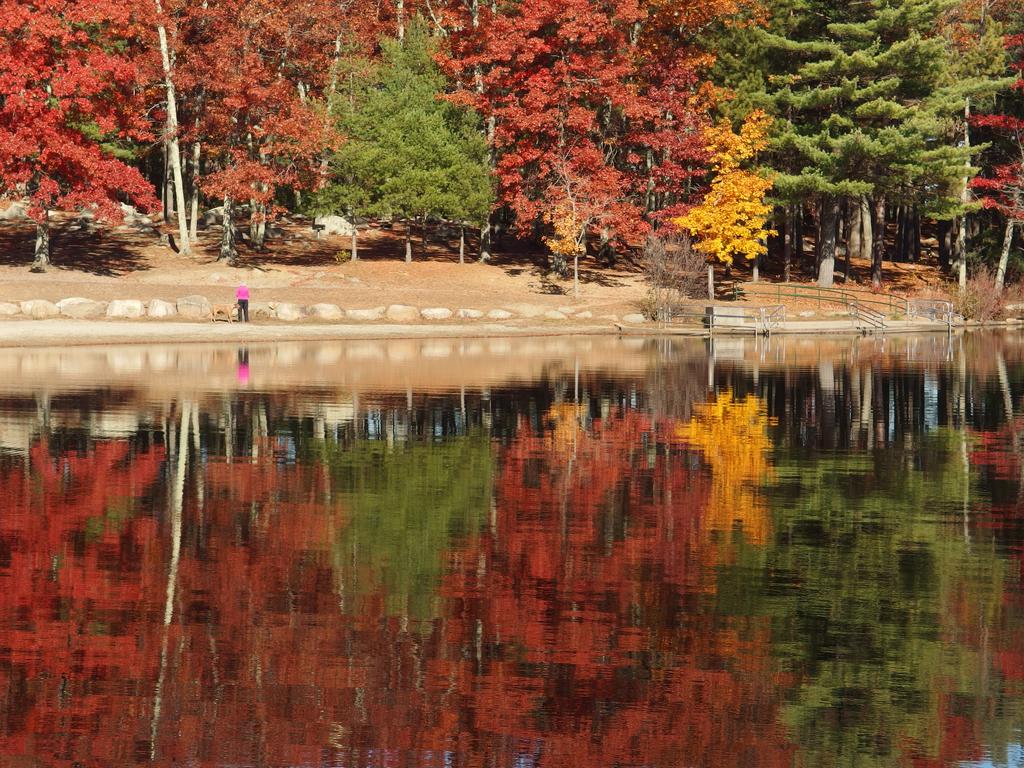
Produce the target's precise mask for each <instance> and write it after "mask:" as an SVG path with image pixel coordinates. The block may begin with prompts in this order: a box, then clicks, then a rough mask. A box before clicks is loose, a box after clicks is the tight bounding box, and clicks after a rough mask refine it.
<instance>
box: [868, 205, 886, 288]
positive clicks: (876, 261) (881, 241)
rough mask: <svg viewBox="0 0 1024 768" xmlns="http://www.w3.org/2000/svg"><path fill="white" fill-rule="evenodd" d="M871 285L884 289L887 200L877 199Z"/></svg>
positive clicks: (873, 233)
mask: <svg viewBox="0 0 1024 768" xmlns="http://www.w3.org/2000/svg"><path fill="white" fill-rule="evenodd" d="M871 232H872V235H873V238H872V243H871V285H873V286H874V287H875V288H881V287H882V261H883V259H884V258H885V198H884V197H877V198H875V210H874V216H873V217H872V220H871Z"/></svg>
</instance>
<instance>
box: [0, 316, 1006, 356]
mask: <svg viewBox="0 0 1024 768" xmlns="http://www.w3.org/2000/svg"><path fill="white" fill-rule="evenodd" d="M1018 327H1020V322H1014V321H1003V322H999V323H988V324H986V325H984V326H982V325H980V324H966V325H960V326H954V327H953V330H955V331H962V330H967V329H973V328H991V329H999V328H1018ZM948 332H950V329H949V328H948V327H947V326H946V324H945V323H934V322H929V321H921V322H918V321H894V324H893V325H891V326H889V327H887V328H885V329H884V330H880V329H867V328H858V327H856V326H855V325H853V323H852V322H850V321H824V320H822V321H813V320H808V321H800V322H791V323H789V324H788V325H787V326H785V327H782V328H778V329H775V330H774V331H773V332H772V335H785V336H790V335H804V336H806V335H813V334H820V335H828V336H834V335H842V336H861V335H869V334H870V335H888V334H907V333H948ZM753 335H755V334H754V332H753V330H752V329H751V328H739V327H733V328H719V329H716V330H715V332H714V333H713V334H712V333H711V331H710V330H709V329H707V328H704V327H697V326H694V327H675V328H666V327H664V326H661V325H657V324H653V323H652V324H650V325H643V326H636V325H623V324H621V323H602V324H595V323H581V324H576V323H559V324H557V325H555V324H545V323H530V322H526V323H499V322H494V323H470V322H464V323H459V322H445V323H423V324H407V325H403V324H398V323H363V324H342V323H333V324H332V323H322V324H313V323H302V324H283V323H250V324H244V323H213V322H180V321H172V322H157V321H133V320H73V319H48V320H28V319H24V320H20V319H19V320H0V348H8V349H10V348H26V347H70V346H73V347H85V346H108V345H139V344H143V345H145V344H224V343H241V344H259V343H274V342H285V341H287V342H295V341H345V340H348V339H352V340H363V341H366V340H388V339H430V338H438V339H451V338H464V339H472V338H495V337H528V336H534V337H552V336H650V337H672V336H679V337H690V338H712V337H717V336H753Z"/></svg>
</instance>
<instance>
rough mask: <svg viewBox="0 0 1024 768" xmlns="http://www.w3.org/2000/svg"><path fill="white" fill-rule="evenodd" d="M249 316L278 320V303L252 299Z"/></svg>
mask: <svg viewBox="0 0 1024 768" xmlns="http://www.w3.org/2000/svg"><path fill="white" fill-rule="evenodd" d="M249 317H250V318H252V319H253V320H255V319H256V318H260V319H263V320H276V319H277V305H276V304H274V303H273V302H267V301H251V302H249Z"/></svg>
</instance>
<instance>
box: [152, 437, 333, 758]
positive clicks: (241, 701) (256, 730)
mask: <svg viewBox="0 0 1024 768" xmlns="http://www.w3.org/2000/svg"><path fill="white" fill-rule="evenodd" d="M205 477H206V488H205V504H204V506H203V508H202V509H201V510H199V509H196V508H193V509H190V510H189V514H188V516H187V522H186V526H185V529H186V534H185V541H184V542H183V545H182V559H181V566H180V569H179V573H178V594H179V596H180V598H179V601H178V610H179V611H180V613H179V614H178V615H177V616H176V619H175V622H174V626H173V628H172V632H171V637H170V645H171V646H172V647H177V648H179V649H180V657H179V660H178V661H177V662H176V664H175V666H174V668H173V670H172V671H173V674H169V675H168V682H167V685H166V688H165V691H164V696H165V700H166V702H167V703H166V705H165V708H164V710H163V713H162V716H161V723H160V728H159V734H160V735H159V738H158V742H157V744H158V749H157V753H158V754H159V755H160V756H161V758H163V759H165V760H167V761H169V762H173V763H174V764H179V763H187V762H197V763H198V764H200V765H221V764H224V763H225V762H227V763H236V764H237V763H239V762H241V763H243V764H256V763H259V762H265V763H266V764H269V765H308V764H316V763H318V762H319V759H318V755H319V754H320V750H321V749H322V748H323V746H324V745H325V744H326V740H327V738H328V736H329V733H328V730H329V719H326V718H325V717H324V710H323V705H324V703H325V701H324V692H325V691H329V690H331V689H332V687H333V685H332V681H331V680H330V675H329V671H328V670H329V668H330V667H329V665H330V659H331V657H332V655H333V654H334V653H335V651H336V648H335V644H336V642H337V633H338V620H339V618H340V617H339V605H338V599H337V596H336V594H337V590H336V586H337V585H336V584H335V583H334V577H333V576H332V567H331V565H332V564H331V560H330V556H329V553H330V544H331V541H332V540H333V538H334V530H333V529H332V526H336V525H337V522H338V521H337V520H336V518H335V515H334V514H333V511H334V509H335V507H334V506H333V505H332V504H330V503H329V499H328V486H327V479H326V473H325V472H324V471H323V470H322V469H318V468H310V467H305V466H299V465H295V464H289V463H284V462H279V461H278V460H277V459H276V458H275V457H274V456H273V455H268V456H267V457H266V458H263V459H260V460H259V461H258V463H251V462H250V463H242V462H238V463H230V464H228V463H222V462H217V463H210V464H209V465H208V466H206V468H205Z"/></svg>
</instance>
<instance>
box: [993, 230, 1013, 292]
mask: <svg viewBox="0 0 1024 768" xmlns="http://www.w3.org/2000/svg"><path fill="white" fill-rule="evenodd" d="M1016 224H1017V222H1016V221H1014V220H1013V219H1012V218H1008V219H1007V220H1006V232H1005V233H1004V235H1003V249H1002V250H1001V251H1000V252H999V268H998V269H996V288H998V289H999V290H1002V289H1003V286H1004V285H1005V284H1006V265H1007V263H1008V262H1009V261H1010V248H1011V246H1012V245H1013V231H1014V228H1015V227H1016Z"/></svg>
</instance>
